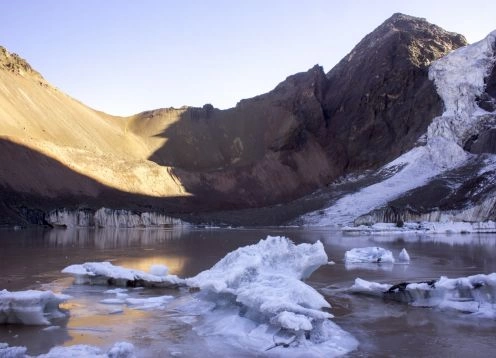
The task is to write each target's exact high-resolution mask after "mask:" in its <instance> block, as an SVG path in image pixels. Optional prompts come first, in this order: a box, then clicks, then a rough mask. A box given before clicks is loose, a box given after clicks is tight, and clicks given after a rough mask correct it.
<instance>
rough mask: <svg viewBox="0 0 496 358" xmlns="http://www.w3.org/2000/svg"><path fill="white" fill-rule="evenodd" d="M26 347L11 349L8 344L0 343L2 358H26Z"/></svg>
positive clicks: (0, 355)
mask: <svg viewBox="0 0 496 358" xmlns="http://www.w3.org/2000/svg"><path fill="white" fill-rule="evenodd" d="M27 350H28V349H27V348H26V347H9V345H8V344H7V343H0V357H2V358H24V357H26V351H27Z"/></svg>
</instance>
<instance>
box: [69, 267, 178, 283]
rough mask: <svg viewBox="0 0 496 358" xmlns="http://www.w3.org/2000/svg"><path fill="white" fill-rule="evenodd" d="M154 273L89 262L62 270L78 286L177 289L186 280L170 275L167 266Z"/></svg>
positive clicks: (156, 269) (156, 268)
mask: <svg viewBox="0 0 496 358" xmlns="http://www.w3.org/2000/svg"><path fill="white" fill-rule="evenodd" d="M152 271H153V273H147V272H143V271H139V270H132V269H127V268H124V267H121V266H114V265H112V264H111V263H110V262H87V263H84V264H81V265H71V266H68V267H66V268H64V269H63V270H62V272H63V273H67V274H70V275H73V276H74V277H75V279H76V280H75V283H76V284H90V285H114V286H123V287H137V286H142V287H177V286H181V285H183V284H184V280H182V279H180V278H179V277H177V276H175V275H168V274H167V272H168V270H167V268H166V267H165V266H156V267H153V268H152Z"/></svg>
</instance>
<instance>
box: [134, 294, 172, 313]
mask: <svg viewBox="0 0 496 358" xmlns="http://www.w3.org/2000/svg"><path fill="white" fill-rule="evenodd" d="M173 299H174V297H173V296H158V297H148V298H126V300H125V302H126V304H128V305H130V306H133V308H134V309H137V310H150V309H157V308H164V307H165V305H166V304H167V303H169V302H170V301H172V300H173Z"/></svg>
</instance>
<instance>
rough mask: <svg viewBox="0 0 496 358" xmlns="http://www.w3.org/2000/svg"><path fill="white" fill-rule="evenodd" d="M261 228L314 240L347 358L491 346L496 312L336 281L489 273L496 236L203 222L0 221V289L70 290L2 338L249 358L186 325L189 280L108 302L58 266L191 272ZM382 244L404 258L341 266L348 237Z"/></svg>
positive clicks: (453, 352)
mask: <svg viewBox="0 0 496 358" xmlns="http://www.w3.org/2000/svg"><path fill="white" fill-rule="evenodd" d="M267 235H281V236H287V237H289V238H290V239H292V240H293V241H294V242H295V243H301V242H310V243H313V242H315V241H317V240H320V241H322V242H323V244H324V246H325V250H326V252H327V255H328V256H329V259H330V260H333V261H335V264H334V265H326V266H322V267H321V268H319V269H318V270H317V271H315V273H314V274H313V275H312V276H311V277H310V278H309V279H308V280H307V281H306V282H307V283H308V284H310V285H311V286H313V287H314V288H316V289H317V290H319V292H321V293H322V294H323V295H324V296H325V298H326V299H327V300H328V301H329V302H330V303H331V305H332V309H331V313H332V314H333V315H334V316H335V318H333V322H335V323H336V324H338V325H339V326H341V327H342V328H343V329H344V330H346V331H348V332H350V333H351V334H352V335H353V336H354V337H355V338H356V339H357V340H358V341H359V342H360V345H359V348H358V349H357V350H356V351H354V352H352V353H350V354H349V356H351V357H368V356H389V357H405V356H416V357H419V356H422V357H440V356H450V357H467V356H470V357H487V356H493V355H495V354H496V340H494V332H495V330H496V322H495V321H492V320H489V319H481V318H474V317H470V316H469V315H465V314H463V313H459V312H450V311H443V312H441V311H438V310H436V309H426V308H419V307H412V306H408V305H404V304H401V303H396V302H390V301H384V300H381V299H377V298H371V297H366V296H358V295H351V294H349V293H348V292H346V291H344V290H343V289H345V288H347V287H350V286H351V285H352V284H353V282H354V280H355V278H357V277H360V278H363V279H366V280H372V281H380V282H388V283H398V282H402V281H420V280H427V279H434V278H439V277H440V276H448V277H452V278H454V277H460V276H467V275H473V274H477V273H485V274H488V273H492V272H496V236H494V235H432V236H419V235H414V234H412V235H376V236H374V235H368V236H344V235H343V234H341V233H339V232H335V231H326V230H310V229H291V228H265V229H244V230H242V229H222V230H221V229H210V230H183V231H181V230H165V229H160V230H158V229H157V230H154V229H141V230H138V229H129V230H108V229H105V230H20V231H11V230H2V231H0V272H1V277H0V289H8V290H20V289H28V288H33V289H40V288H41V289H51V290H53V291H55V292H63V293H67V294H69V295H71V296H73V299H71V300H70V301H68V302H67V303H66V304H64V307H65V308H66V309H69V310H70V316H69V317H68V318H67V319H63V320H59V321H57V322H53V324H54V325H56V326H58V328H57V327H52V328H50V329H48V330H47V329H46V327H38V326H37V327H25V326H18V325H7V326H0V342H5V343H8V344H9V345H11V346H26V347H27V348H28V353H29V354H41V353H45V352H47V351H48V350H49V349H50V348H51V347H53V346H56V345H73V344H91V345H96V346H100V347H102V348H108V347H109V346H111V345H112V344H113V343H115V342H117V341H128V342H131V343H133V344H134V345H135V346H136V348H137V353H138V355H139V356H140V357H141V356H143V357H158V356H160V357H167V356H181V357H222V356H225V357H232V356H236V357H239V356H249V355H248V354H244V353H243V352H240V351H239V350H237V349H236V348H233V347H230V346H229V345H228V344H227V343H226V345H225V346H222V342H221V343H220V345H219V342H217V343H215V344H212V342H209V341H208V339H206V338H205V337H202V336H200V335H198V334H197V332H196V331H195V329H194V327H195V319H194V317H187V315H184V314H181V312H179V311H177V310H176V309H174V307H175V303H174V302H184V301H185V300H187V299H188V297H189V296H191V295H192V293H191V292H189V291H188V290H186V289H180V290H167V289H142V290H131V291H132V292H131V294H132V295H134V296H136V297H148V296H158V295H166V294H167V295H173V296H175V300H174V301H173V303H172V304H171V305H170V307H166V308H165V309H159V310H148V311H144V310H136V309H132V308H130V307H125V308H124V309H123V310H121V311H112V308H111V307H110V306H109V305H104V304H101V303H100V301H101V300H102V299H103V298H107V297H108V295H107V294H105V293H104V291H105V290H107V289H108V288H107V287H97V286H75V285H72V278H70V277H67V276H65V275H63V274H61V273H60V271H61V270H62V269H63V268H64V267H66V266H68V265H70V264H78V263H84V262H87V261H111V262H112V263H113V264H115V265H121V266H125V267H128V268H135V269H140V270H144V271H147V270H148V269H149V267H150V266H151V265H153V264H165V265H167V266H168V267H169V270H170V272H171V273H173V274H176V275H178V276H180V277H189V276H193V275H196V274H197V273H199V272H201V271H203V270H205V269H208V268H210V267H211V266H213V265H214V264H215V263H216V262H217V261H219V260H220V259H221V258H222V257H224V256H225V255H226V254H227V253H228V252H230V251H232V250H235V249H236V248H238V247H240V246H245V245H249V244H254V243H256V242H258V241H259V240H260V239H264V238H265V237H266V236H267ZM365 246H381V247H384V248H386V249H389V250H392V251H393V254H394V255H395V256H396V257H397V256H398V254H399V252H400V251H401V249H402V248H406V249H407V250H408V252H409V254H410V256H411V263H410V264H409V265H382V266H378V265H376V266H371V267H368V268H363V267H349V266H346V265H345V264H344V262H343V256H344V253H345V251H347V250H349V249H351V248H354V247H365Z"/></svg>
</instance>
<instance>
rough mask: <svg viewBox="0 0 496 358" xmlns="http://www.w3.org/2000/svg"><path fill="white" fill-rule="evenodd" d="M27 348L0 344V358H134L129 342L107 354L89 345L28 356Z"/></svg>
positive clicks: (54, 349) (117, 345) (122, 343)
mask: <svg viewBox="0 0 496 358" xmlns="http://www.w3.org/2000/svg"><path fill="white" fill-rule="evenodd" d="M26 351H27V349H26V347H9V345H8V344H6V343H0V357H2V358H67V357H71V358H89V357H92V358H134V357H136V356H135V354H134V346H133V345H132V344H131V343H128V342H119V343H116V344H114V345H113V346H112V347H111V348H110V349H109V350H108V351H107V352H106V353H105V352H103V351H102V350H101V349H100V348H97V347H93V346H87V345H82V344H80V345H74V346H69V347H55V348H52V349H51V350H50V351H49V352H48V353H46V354H41V355H39V356H30V355H27V354H26Z"/></svg>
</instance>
